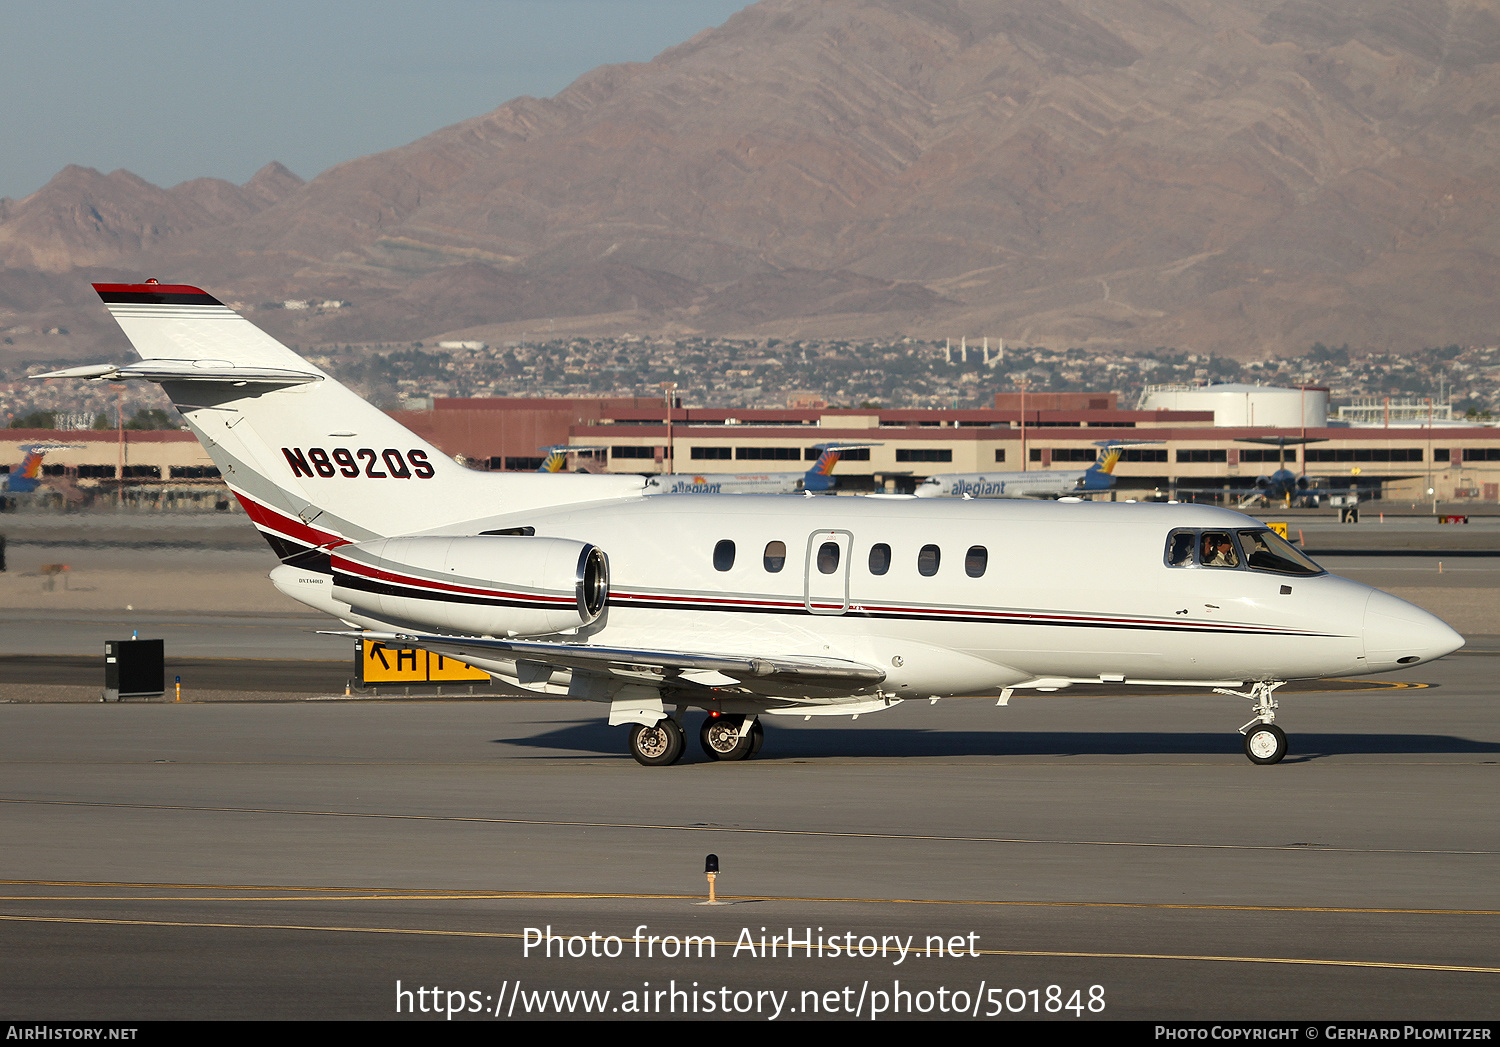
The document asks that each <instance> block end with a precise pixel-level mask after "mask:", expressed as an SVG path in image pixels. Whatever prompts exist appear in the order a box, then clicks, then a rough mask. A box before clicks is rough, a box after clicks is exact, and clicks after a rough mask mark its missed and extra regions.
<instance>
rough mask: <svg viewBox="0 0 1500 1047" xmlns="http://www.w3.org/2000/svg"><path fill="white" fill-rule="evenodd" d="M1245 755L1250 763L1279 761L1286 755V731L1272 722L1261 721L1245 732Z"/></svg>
mask: <svg viewBox="0 0 1500 1047" xmlns="http://www.w3.org/2000/svg"><path fill="white" fill-rule="evenodd" d="M1245 755H1246V756H1248V757H1250V762H1251V763H1280V762H1281V758H1282V757H1283V756H1285V755H1286V732H1285V731H1283V730H1282V729H1281V728H1280V727H1277V726H1276V725H1275V724H1274V723H1262V724H1257V725H1256V726H1254V727H1252V728H1250V730H1248V731H1246V732H1245Z"/></svg>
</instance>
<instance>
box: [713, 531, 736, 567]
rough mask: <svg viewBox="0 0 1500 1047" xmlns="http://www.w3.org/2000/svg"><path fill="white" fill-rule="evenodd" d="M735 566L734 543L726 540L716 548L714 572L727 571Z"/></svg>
mask: <svg viewBox="0 0 1500 1047" xmlns="http://www.w3.org/2000/svg"><path fill="white" fill-rule="evenodd" d="M733 566H734V543H733V542H731V541H730V540H729V539H728V538H725V539H724V540H723V541H722V542H720V543H719V544H718V545H716V546H714V570H715V571H727V570H729V569H730V568H731V567H733Z"/></svg>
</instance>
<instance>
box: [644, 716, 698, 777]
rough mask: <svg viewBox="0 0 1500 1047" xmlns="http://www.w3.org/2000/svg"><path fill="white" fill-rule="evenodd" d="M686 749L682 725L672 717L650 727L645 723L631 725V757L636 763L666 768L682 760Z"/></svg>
mask: <svg viewBox="0 0 1500 1047" xmlns="http://www.w3.org/2000/svg"><path fill="white" fill-rule="evenodd" d="M685 748H687V740H686V739H685V738H684V737H683V736H682V724H680V723H678V722H677V721H676V720H674V719H672V718H671V717H670V716H668V717H666V718H665V719H661V720H658V721H656V723H654V724H652V725H651V726H650V727H647V726H646V725H645V724H643V723H637V724H631V725H630V755H631V756H634V757H635V760H636V763H643V764H645V765H646V766H647V767H665V766H666V765H667V764H671V763H676V762H677V761H678V760H680V759H682V750H683V749H685Z"/></svg>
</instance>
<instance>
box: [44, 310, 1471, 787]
mask: <svg viewBox="0 0 1500 1047" xmlns="http://www.w3.org/2000/svg"><path fill="white" fill-rule="evenodd" d="M95 287H96V289H97V290H98V292H99V294H100V296H101V297H102V298H103V299H104V302H105V304H106V305H107V306H108V308H109V310H110V312H111V313H112V314H114V317H115V319H116V320H117V321H118V322H119V324H120V326H121V327H122V328H123V329H124V331H125V334H126V335H127V336H128V337H129V339H130V341H131V342H132V343H133V345H134V346H135V349H136V350H137V352H138V353H139V354H140V356H141V357H142V359H141V361H140V362H138V363H134V364H119V365H114V364H99V365H94V366H85V367H74V368H69V369H67V370H63V371H57V372H53V373H52V374H50V375H40V376H38V377H78V378H93V379H98V380H104V381H124V380H129V379H141V380H145V381H152V382H159V383H161V386H162V388H163V389H164V390H166V392H167V394H168V396H170V397H171V399H172V401H173V403H175V404H176V405H177V407H178V409H179V410H180V411H181V412H182V414H183V417H184V418H186V420H187V423H188V425H189V426H190V427H191V428H192V430H193V432H194V433H196V434H197V436H198V438H199V439H200V440H201V441H202V442H203V445H204V447H205V448H207V450H208V452H209V454H210V455H212V456H213V460H214V463H215V464H216V465H217V466H218V467H219V469H220V471H221V472H222V473H223V476H224V479H225V481H226V482H227V483H228V485H229V487H230V488H231V490H233V492H234V493H235V495H236V496H237V497H238V498H239V499H240V501H241V503H242V504H243V505H244V507H245V509H246V511H247V512H248V513H249V515H250V517H251V519H252V520H253V521H254V522H255V524H256V526H257V527H259V528H260V530H261V532H262V533H263V534H264V535H265V537H266V538H267V540H268V541H269V542H270V543H271V545H272V547H273V548H274V549H275V550H276V552H277V553H278V554H279V555H280V556H281V558H282V559H283V561H284V563H283V565H282V566H280V567H278V568H276V569H275V570H274V571H273V572H272V574H271V579H272V581H273V582H274V583H275V585H276V586H277V587H278V588H279V589H281V590H282V591H283V592H285V593H287V594H288V595H290V596H292V597H294V598H295V599H297V600H300V601H301V602H303V603H305V604H307V605H308V606H310V607H315V608H318V609H319V610H322V611H326V612H327V613H328V614H330V615H332V616H334V617H336V618H338V619H340V620H341V621H343V622H345V623H347V624H348V625H349V626H351V627H353V631H351V632H348V633H344V634H343V635H355V636H362V637H366V638H369V639H373V640H379V641H380V642H382V643H384V644H385V645H386V646H387V647H401V646H408V647H421V648H427V649H430V650H433V651H438V652H440V653H441V654H443V655H445V656H447V657H451V658H456V659H458V660H461V661H464V662H467V663H469V664H471V665H474V666H476V667H478V668H480V669H483V670H485V671H487V672H489V673H491V674H492V675H493V676H495V677H497V678H498V679H500V680H502V681H504V682H506V683H508V684H510V685H512V686H515V687H519V688H522V689H524V690H526V691H529V692H531V693H533V694H536V695H538V696H542V695H556V696H567V697H572V698H577V699H586V700H591V701H596V702H600V703H603V704H605V705H607V706H608V711H609V722H610V723H611V724H628V725H630V731H629V740H630V741H629V744H630V751H631V753H632V755H633V756H634V757H635V758H636V759H637V760H638V761H640V762H641V763H643V764H670V763H673V762H675V761H676V760H677V759H678V758H679V757H680V756H681V755H682V752H683V749H684V744H685V740H684V730H683V714H684V713H685V711H686V710H688V709H703V710H706V711H707V713H708V716H707V718H706V720H705V721H704V724H703V728H702V731H701V733H700V740H701V742H702V745H703V748H704V750H705V752H707V753H708V755H709V756H711V757H713V758H716V759H721V760H738V759H743V758H745V757H747V756H750V755H752V754H754V752H755V751H756V750H757V749H758V748H759V746H760V743H761V739H762V727H761V723H762V719H763V718H765V717H773V716H788V715H792V716H818V715H823V716H827V715H841V716H858V715H861V714H864V713H873V712H878V711H881V710H884V709H888V708H890V707H892V706H893V705H896V704H897V703H899V702H902V701H907V700H911V699H918V698H925V699H933V700H936V699H938V698H945V697H950V696H956V695H966V694H979V693H990V694H994V693H995V692H997V691H998V692H999V695H1000V699H999V700H1000V704H1005V702H1006V701H1008V700H1009V698H1010V697H1011V695H1012V694H1014V692H1016V691H1017V690H1021V689H1034V690H1039V691H1050V690H1056V689H1058V688H1062V687H1067V686H1069V685H1073V684H1082V683H1095V684H1097V683H1109V684H1112V685H1115V686H1119V685H1129V684H1155V685H1162V684H1170V685H1182V686H1188V687H1193V688H1198V689H1210V688H1211V689H1214V690H1218V691H1221V692H1223V693H1228V694H1237V695H1239V696H1241V697H1243V698H1246V699H1249V700H1250V701H1251V703H1252V704H1253V706H1254V715H1253V718H1252V719H1251V720H1250V722H1249V723H1247V724H1246V725H1245V726H1244V727H1243V728H1241V731H1242V733H1243V734H1244V735H1245V751H1246V754H1247V755H1248V756H1249V758H1250V759H1251V760H1253V761H1255V762H1257V763H1275V762H1277V761H1278V760H1280V759H1281V758H1282V756H1283V755H1284V754H1285V752H1286V737H1285V735H1284V734H1283V733H1282V731H1281V729H1280V728H1279V727H1277V726H1276V724H1275V722H1274V721H1275V718H1276V709H1277V701H1276V698H1275V692H1276V689H1277V688H1279V687H1280V686H1281V685H1282V684H1283V683H1285V682H1286V681H1288V680H1299V679H1314V678H1319V677H1329V676H1347V675H1354V674H1360V673H1375V672H1385V671H1388V670H1391V669H1396V668H1400V667H1402V666H1407V665H1416V664H1420V663H1422V662H1427V661H1431V660H1432V659H1434V658H1440V657H1442V656H1443V655H1445V654H1448V653H1450V652H1452V651H1454V650H1456V649H1457V648H1459V647H1460V646H1462V644H1463V640H1462V639H1461V638H1460V637H1459V635H1458V634H1457V633H1455V632H1454V631H1453V630H1452V629H1450V628H1449V627H1448V626H1447V625H1445V624H1443V622H1441V621H1439V620H1438V619H1437V618H1434V617H1433V616H1432V615H1430V614H1428V613H1427V612H1426V611H1423V610H1421V609H1420V608H1418V607H1414V606H1413V605H1411V604H1409V603H1404V602H1403V601H1401V600H1398V599H1396V598H1395V597H1393V596H1390V595H1388V594H1386V593H1382V592H1379V591H1377V590H1375V589H1371V588H1370V587H1368V586H1365V585H1360V584H1358V583H1356V582H1352V581H1348V580H1346V579H1343V578H1338V577H1334V576H1333V575H1330V574H1328V573H1327V572H1325V571H1324V570H1323V569H1322V568H1320V567H1318V566H1317V564H1315V563H1313V562H1312V561H1311V560H1309V559H1308V558H1307V557H1306V556H1304V555H1303V554H1301V553H1300V552H1298V551H1297V550H1296V549H1295V548H1293V547H1292V546H1290V545H1288V544H1287V543H1286V542H1284V541H1282V540H1281V539H1280V538H1278V537H1277V536H1276V535H1275V533H1273V532H1271V531H1269V530H1268V529H1267V528H1265V527H1264V526H1262V525H1261V524H1259V523H1257V522H1256V521H1255V520H1252V519H1250V518H1249V517H1246V516H1243V515H1241V514H1239V513H1236V512H1233V511H1230V510H1225V509H1217V508H1213V507H1208V506H1193V505H1135V504H1123V503H1121V504H1114V503H1087V502H1085V503H1059V502H1026V501H984V500H950V499H937V500H925V499H910V498H908V499H901V498H785V497H775V496H767V497H759V496H755V495H736V496H724V497H718V496H714V495H704V496H701V497H695V498H663V497H647V496H645V495H643V493H642V486H641V479H640V477H637V476H607V475H577V474H572V475H569V474H559V475H552V476H548V475H539V474H535V473H478V472H473V471H471V470H468V469H465V468H463V467H462V466H460V465H458V464H457V463H456V462H454V461H453V460H452V459H450V458H448V457H447V456H446V455H444V454H443V453H442V452H440V451H439V450H438V449H437V448H435V447H433V446H432V445H430V444H428V443H426V442H424V441H423V440H422V439H421V438H420V437H418V436H416V435H415V434H413V433H411V432H410V431H409V430H407V429H405V428H403V427H402V426H401V425H399V424H398V423H397V422H396V421H394V420H393V419H392V418H390V417H389V416H388V415H386V414H384V413H383V412H381V411H378V410H376V409H375V408H373V407H371V406H370V405H368V404H367V403H365V402H364V401H363V400H361V399H359V398H358V397H357V396H355V395H354V394H353V393H352V392H350V391H349V390H348V389H346V388H345V387H344V386H342V385H340V384H339V383H338V382H337V381H335V380H334V379H333V378H332V377H330V376H329V375H328V374H327V373H325V372H324V371H322V370H320V369H318V368H317V367H314V366H313V365H311V364H309V363H308V362H307V361H306V360H303V359H302V358H301V357H299V356H297V355H296V354H295V353H293V352H292V351H291V350H289V349H287V348H286V347H285V346H283V345H281V344H280V343H278V342H276V341H275V340H274V339H272V338H271V337H270V336H268V335H266V334H265V333H263V332H262V331H260V330H259V329H257V328H256V327H255V326H253V325H252V324H250V323H249V322H248V321H246V320H245V319H243V318H242V317H240V316H238V315H237V314H235V313H234V312H232V311H231V310H229V309H227V308H226V307H224V306H223V305H222V304H220V303H219V301H218V300H216V299H215V298H213V297H212V296H210V295H208V294H206V293H204V292H203V291H201V290H199V289H198V288H196V287H189V286H183V285H164V284H157V283H154V282H148V283H146V284H97V285H95Z"/></svg>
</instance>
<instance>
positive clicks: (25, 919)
mask: <svg viewBox="0 0 1500 1047" xmlns="http://www.w3.org/2000/svg"><path fill="white" fill-rule="evenodd" d="M0 921H11V922H17V923H62V924H87V925H93V926H104V927H180V928H203V929H211V930H245V931H312V932H323V933H334V934H410V935H421V936H431V937H442V938H489V939H496V938H499V939H509V940H512V941H521V940H524V935H522V934H516V933H515V932H514V931H448V930H442V929H440V928H428V927H340V926H326V925H318V924H295V923H264V924H261V923H209V922H201V923H199V922H191V921H186V920H103V919H88V918H82V917H65V916H8V915H0ZM736 944H737V943H736V942H728V941H725V942H720V941H716V942H714V947H715V948H721V947H722V948H725V949H732V948H734V947H735V946H736ZM977 951H978V954H979V955H980V956H1030V957H1043V958H1048V959H1081V960H1177V961H1184V962H1190V963H1193V962H1196V963H1274V964H1293V965H1301V966H1310V967H1364V968H1373V969H1377V970H1387V971H1441V972H1447V973H1457V974H1500V967H1474V966H1468V965H1464V964H1448V963H1405V962H1401V961H1398V960H1329V959H1319V958H1316V957H1306V956H1213V955H1203V956H1199V955H1194V954H1191V953H1129V952H1075V951H1071V950H1055V949H979V950H977Z"/></svg>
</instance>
